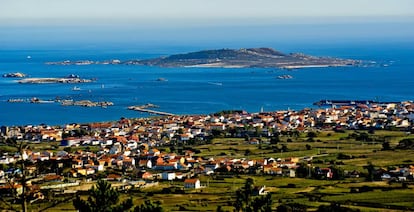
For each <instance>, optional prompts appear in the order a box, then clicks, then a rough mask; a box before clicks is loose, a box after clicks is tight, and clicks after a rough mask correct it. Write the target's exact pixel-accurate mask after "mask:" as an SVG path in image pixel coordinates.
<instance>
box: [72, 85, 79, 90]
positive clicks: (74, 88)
mask: <svg viewBox="0 0 414 212" xmlns="http://www.w3.org/2000/svg"><path fill="white" fill-rule="evenodd" d="M80 90H81V89H80V88H79V87H77V86H74V87H73V88H72V91H80Z"/></svg>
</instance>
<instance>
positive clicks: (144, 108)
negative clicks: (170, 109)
mask: <svg viewBox="0 0 414 212" xmlns="http://www.w3.org/2000/svg"><path fill="white" fill-rule="evenodd" d="M158 107H159V106H157V105H154V104H150V103H148V104H145V105H137V106H129V107H128V110H135V111H139V112H143V113H149V114H155V115H161V116H175V115H174V114H172V113H167V112H162V111H156V110H151V109H148V108H158Z"/></svg>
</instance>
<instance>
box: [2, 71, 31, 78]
mask: <svg viewBox="0 0 414 212" xmlns="http://www.w3.org/2000/svg"><path fill="white" fill-rule="evenodd" d="M3 77H5V78H23V77H26V74H23V73H20V72H15V73H6V74H3Z"/></svg>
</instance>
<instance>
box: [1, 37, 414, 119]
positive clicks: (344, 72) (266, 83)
mask: <svg viewBox="0 0 414 212" xmlns="http://www.w3.org/2000/svg"><path fill="white" fill-rule="evenodd" d="M217 46H220V44H215V45H214V46H211V47H210V46H208V45H207V46H203V47H202V48H203V49H209V48H216V47H217ZM238 46H239V48H246V47H260V46H249V43H244V44H240V45H238ZM266 47H271V48H274V49H277V50H279V51H282V52H303V53H305V54H309V55H314V56H330V57H339V58H349V59H357V60H362V61H364V62H366V63H367V64H368V65H365V66H355V67H327V68H303V69H294V70H286V69H278V68H162V67H148V66H138V65H47V64H45V63H46V62H50V61H63V60H71V61H76V60H99V61H102V60H109V59H119V60H127V59H143V58H153V57H159V56H166V55H169V54H176V53H186V52H190V51H198V50H203V49H201V48H200V47H195V46H185V45H183V46H165V47H162V46H161V47H158V48H145V49H140V48H136V49H134V48H125V49H122V48H110V47H108V48H106V47H105V45H102V46H99V47H96V48H95V47H94V48H79V49H76V48H70V49H56V48H52V47H50V48H39V49H29V50H25V49H0V74H1V75H3V74H5V73H9V72H22V73H24V74H26V75H28V76H29V77H65V76H68V75H70V74H75V75H79V76H80V77H81V78H86V79H91V78H94V79H96V81H94V82H92V83H84V84H76V85H75V84H59V83H57V84H20V83H17V80H18V79H16V78H4V77H0V125H7V126H16V125H37V124H47V125H64V124H68V123H89V122H103V121H113V120H119V119H120V118H121V117H125V118H139V117H150V116H153V115H151V114H146V113H141V112H137V111H132V110H128V109H127V108H128V106H132V105H143V104H147V103H152V104H155V105H158V106H159V108H156V110H159V111H163V112H168V113H173V114H178V115H185V114H190V115H192V114H211V113H215V112H218V111H222V110H231V109H234V110H245V111H248V112H259V111H276V110H288V109H290V110H300V109H303V108H312V107H316V106H314V105H313V103H314V102H317V101H319V100H322V99H333V100H377V101H407V100H408V101H412V100H414V90H413V88H414V77H413V76H414V75H413V67H414V59H413V58H414V44H413V43H412V42H408V43H404V42H403V43H398V42H397V43H396V42H388V43H387V42H381V43H378V42H369V41H366V42H355V43H352V42H349V43H346V44H337V45H336V44H335V43H333V44H332V43H331V44H329V45H317V44H314V43H308V44H301V45H300V46H299V45H294V44H293V43H292V45H290V44H289V43H285V44H283V45H279V46H277V45H274V46H266ZM280 75H291V76H292V77H293V78H292V79H284V80H281V79H278V78H277V76H280ZM159 78H164V79H165V80H163V81H160V80H158V79H159ZM74 86H77V87H79V89H80V90H73V87H74ZM34 97H35V98H39V99H42V100H54V99H73V100H91V101H110V102H113V103H114V105H113V106H108V107H106V108H102V107H81V106H62V105H60V104H59V103H43V104H34V103H30V102H16V103H11V102H8V100H9V99H25V100H27V99H31V98H34Z"/></svg>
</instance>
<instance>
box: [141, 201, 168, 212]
mask: <svg viewBox="0 0 414 212" xmlns="http://www.w3.org/2000/svg"><path fill="white" fill-rule="evenodd" d="M163 211H164V209H163V208H162V206H161V202H160V201H156V202H152V201H151V200H145V202H144V203H142V204H141V205H139V206H137V207H135V208H134V212H163Z"/></svg>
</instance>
